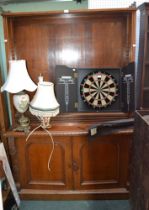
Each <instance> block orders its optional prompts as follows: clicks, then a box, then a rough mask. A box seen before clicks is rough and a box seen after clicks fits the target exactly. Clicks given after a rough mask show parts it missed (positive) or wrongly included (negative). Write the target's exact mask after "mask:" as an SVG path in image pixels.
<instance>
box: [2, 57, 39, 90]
mask: <svg viewBox="0 0 149 210" xmlns="http://www.w3.org/2000/svg"><path fill="white" fill-rule="evenodd" d="M36 88H37V86H36V84H35V83H34V82H33V81H32V80H31V78H30V76H29V74H28V72H27V68H26V61H25V60H10V61H9V72H8V77H7V80H6V82H5V83H4V85H3V86H2V87H1V92H3V91H7V92H9V93H18V92H20V91H22V90H27V91H31V92H33V91H34V90H35V89H36Z"/></svg>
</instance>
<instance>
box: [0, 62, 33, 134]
mask: <svg viewBox="0 0 149 210" xmlns="http://www.w3.org/2000/svg"><path fill="white" fill-rule="evenodd" d="M36 88H37V86H36V84H35V83H34V82H33V81H32V80H31V78H30V76H29V74H28V72H27V68H26V61H25V60H10V61H9V72H8V77H7V80H6V82H5V83H4V85H3V86H2V87H1V92H3V91H7V92H9V93H13V94H14V95H13V104H14V106H15V108H16V110H17V111H18V112H19V113H20V114H21V116H20V117H19V119H18V122H17V123H18V126H17V128H16V130H18V131H25V130H26V129H28V128H29V119H28V118H27V117H26V116H25V115H24V113H25V112H26V110H27V109H28V106H29V96H28V94H26V93H25V92H24V90H26V91H30V92H32V91H34V90H35V89H36Z"/></svg>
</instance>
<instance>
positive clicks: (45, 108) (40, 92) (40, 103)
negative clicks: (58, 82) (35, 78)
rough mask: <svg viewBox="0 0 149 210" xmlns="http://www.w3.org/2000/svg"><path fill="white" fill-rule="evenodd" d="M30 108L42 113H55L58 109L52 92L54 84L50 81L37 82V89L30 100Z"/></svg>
mask: <svg viewBox="0 0 149 210" xmlns="http://www.w3.org/2000/svg"><path fill="white" fill-rule="evenodd" d="M30 107H31V109H35V110H39V111H41V112H42V113H43V112H44V114H46V112H47V113H49V114H50V112H51V113H53V114H54V113H55V111H56V114H58V113H57V111H58V110H59V104H58V102H57V100H56V98H55V94H54V84H53V83H52V82H45V81H42V82H39V83H38V87H37V91H36V93H35V95H34V97H33V99H32V101H31V102H30Z"/></svg>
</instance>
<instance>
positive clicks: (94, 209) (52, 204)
mask: <svg viewBox="0 0 149 210" xmlns="http://www.w3.org/2000/svg"><path fill="white" fill-rule="evenodd" d="M20 210H131V208H130V204H129V201H128V200H105V201H103V200H100V201H99V200H98V201H21V207H20Z"/></svg>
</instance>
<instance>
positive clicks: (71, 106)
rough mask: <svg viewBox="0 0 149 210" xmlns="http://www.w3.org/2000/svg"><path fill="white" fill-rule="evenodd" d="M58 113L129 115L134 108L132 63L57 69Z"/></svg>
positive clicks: (61, 67) (57, 67)
mask: <svg viewBox="0 0 149 210" xmlns="http://www.w3.org/2000/svg"><path fill="white" fill-rule="evenodd" d="M56 95H57V99H58V101H59V103H60V109H61V112H76V111H78V112H121V111H123V112H130V111H133V109H134V63H130V64H129V65H127V66H126V67H123V68H112V67H111V68H70V67H67V66H56Z"/></svg>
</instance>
